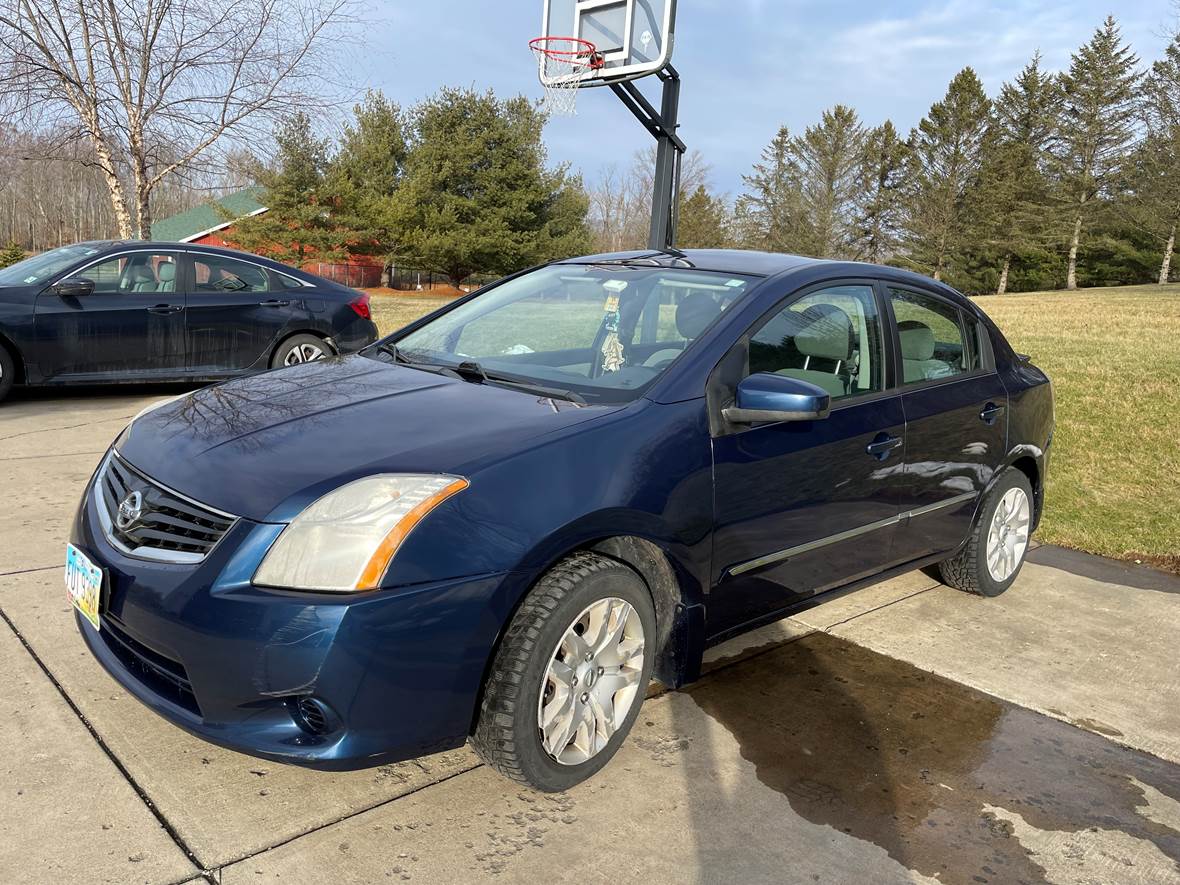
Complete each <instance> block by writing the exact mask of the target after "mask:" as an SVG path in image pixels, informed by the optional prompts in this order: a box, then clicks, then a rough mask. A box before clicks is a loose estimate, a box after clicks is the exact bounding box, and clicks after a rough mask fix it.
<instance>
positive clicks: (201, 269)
mask: <svg viewBox="0 0 1180 885" xmlns="http://www.w3.org/2000/svg"><path fill="white" fill-rule="evenodd" d="M192 259H193V276H194V279H193V291H194V292H196V293H198V294H199V293H202V292H206V293H225V292H267V291H269V290H270V280H269V279H268V278H267V275H266V271H265V270H263V269H262V268H261V267H259V266H258V265H256V264H250V263H249V262H247V261H238V260H237V259H234V258H223V257H221V256H220V255H193V256H192Z"/></svg>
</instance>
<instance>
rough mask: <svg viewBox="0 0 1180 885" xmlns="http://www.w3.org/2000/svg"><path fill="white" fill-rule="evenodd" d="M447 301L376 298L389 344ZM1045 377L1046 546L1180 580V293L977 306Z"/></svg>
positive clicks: (1042, 296)
mask: <svg viewBox="0 0 1180 885" xmlns="http://www.w3.org/2000/svg"><path fill="white" fill-rule="evenodd" d="M446 302H447V299H446V298H439V297H430V296H425V297H423V296H421V295H418V294H417V293H414V294H395V295H378V296H375V297H374V298H373V300H372V307H373V317H374V319H375V320H376V322H377V325H378V326H379V327H380V329H381V331H382V333H383V334H388V333H389V332H392V331H394V330H395V329H397V328H400V327H401V326H404V325H405V324H406V323H408V322H410V321H411V320H414V319H417V318H418V317H420V316H422V315H423V314H425V313H428V312H430V311H432V310H435V309H437V308H438V307H441V306H442V305H443V304H445V303H446ZM978 303H979V304H980V306H982V307H983V309H984V310H986V311H987V312H988V314H990V315H991V317H992V318H993V319H994V320H995V321H996V323H997V324H998V325H999V326H1000V328H1001V329H1002V330H1003V331H1004V333H1005V334H1006V335H1007V336H1008V338H1009V340H1010V341H1011V342H1012V344H1013V346H1014V347H1015V348H1016V349H1017V350H1018V351H1021V352H1023V353H1029V354H1031V355H1032V357H1033V361H1034V362H1035V363H1036V364H1037V365H1038V366H1040V367H1041V368H1042V369H1044V370H1045V371H1046V372H1048V373H1049V376H1050V377H1051V378H1052V379H1053V387H1054V391H1055V394H1056V400H1057V434H1056V437H1055V440H1054V444H1053V447H1054V452H1053V457H1052V464H1051V469H1050V478H1049V490H1048V503H1047V506H1046V510H1045V519H1044V523H1043V524H1042V527H1041V531H1040V537H1041V538H1042V539H1043V540H1045V541H1050V542H1052V543H1056V544H1063V545H1065V546H1068V547H1076V548H1078V549H1081V550H1089V551H1091V552H1094V553H1101V554H1104V555H1106V556H1114V557H1119V558H1123V559H1131V560H1135V559H1139V560H1143V561H1145V562H1150V563H1153V564H1155V565H1158V566H1161V567H1164V568H1167V569H1169V570H1170V571H1175V572H1180V286H1165V287H1159V286H1126V287H1120V288H1110V289H1091V290H1083V291H1080V292H1032V293H1025V294H1021V295H1005V296H1002V297H999V298H996V297H991V298H981V299H979V300H978Z"/></svg>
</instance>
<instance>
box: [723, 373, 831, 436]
mask: <svg viewBox="0 0 1180 885" xmlns="http://www.w3.org/2000/svg"><path fill="white" fill-rule="evenodd" d="M831 408H832V397H831V396H830V395H829V394H828V392H827V391H826V390H824V389H823V388H822V387H817V386H816V385H814V384H810V383H808V382H807V381H800V380H799V379H798V378H791V377H790V376H788V375H775V374H773V373H771V372H759V373H757V374H756V375H750V376H749V377H747V378H745V379H743V380H742V382H741V383H740V384H738V388H737V401H736V402H735V403H734V405H732V406H730V407H729V408H727V409H724V410H723V411H722V415H724V417H725V420H726V421H728V422H730V423H731V424H758V423H774V422H778V421H815V420H817V419H819V418H826V417H828V413H829V412H830V411H831Z"/></svg>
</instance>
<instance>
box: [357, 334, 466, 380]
mask: <svg viewBox="0 0 1180 885" xmlns="http://www.w3.org/2000/svg"><path fill="white" fill-rule="evenodd" d="M377 350H379V351H380V352H381V353H384V354H388V355H389V356H391V357H393V359H394V361H395V362H396V363H398V364H399V365H402V366H409V367H410V368H412V369H421V370H422V371H423V372H434V374H436V375H448V376H450V377H451V378H462V377H463V376H462V375H460V374H459V373H458V372H456V371H455V370H454V369H453V368H451V367H450V366H443V365H440V364H438V363H425V362H422V361H421V360H416V359H414V358H413V357H411V356H410V355H409V354H407V353H406V352H405V351H404V350H402V349H401V348H400V347H398V346H397V345H396V344H391V343H389V342H388V341H382V342H381V343H380V344H378V345H377Z"/></svg>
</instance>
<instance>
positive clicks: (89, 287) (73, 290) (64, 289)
mask: <svg viewBox="0 0 1180 885" xmlns="http://www.w3.org/2000/svg"><path fill="white" fill-rule="evenodd" d="M53 291H54V292H56V293H57V294H58V295H60V296H61V297H62V298H79V297H81V296H85V295H93V294H94V280H87V279H84V278H82V277H78V278H77V279H72V280H62V281H61V282H60V283H58V284H57V285H56V286H54V287H53Z"/></svg>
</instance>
